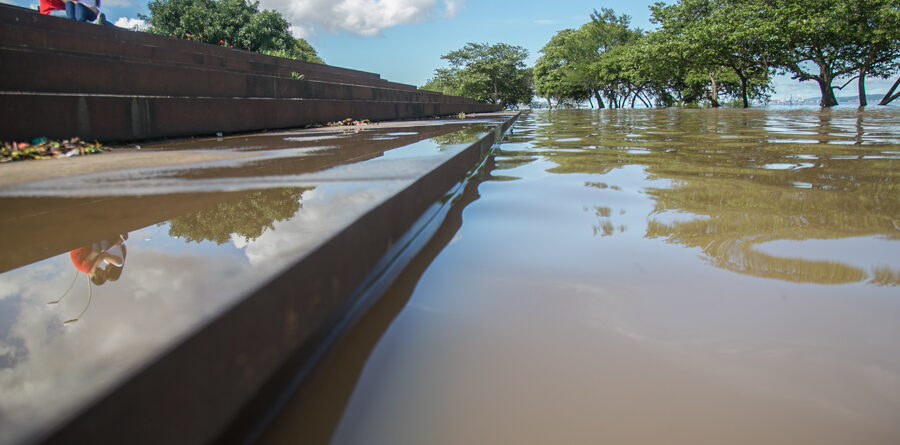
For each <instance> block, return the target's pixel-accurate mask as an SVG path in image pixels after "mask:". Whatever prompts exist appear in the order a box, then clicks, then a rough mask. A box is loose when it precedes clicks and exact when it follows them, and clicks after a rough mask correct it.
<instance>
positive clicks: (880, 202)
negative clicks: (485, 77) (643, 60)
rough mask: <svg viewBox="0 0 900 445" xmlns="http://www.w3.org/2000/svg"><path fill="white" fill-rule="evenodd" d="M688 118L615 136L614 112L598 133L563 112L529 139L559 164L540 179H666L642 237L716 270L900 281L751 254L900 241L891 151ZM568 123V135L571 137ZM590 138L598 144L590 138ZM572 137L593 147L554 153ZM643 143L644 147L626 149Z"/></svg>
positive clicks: (604, 219) (896, 274)
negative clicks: (674, 216)
mask: <svg viewBox="0 0 900 445" xmlns="http://www.w3.org/2000/svg"><path fill="white" fill-rule="evenodd" d="M698 111H699V110H698ZM692 113H693V112H682V113H678V114H677V115H676V116H677V119H676V120H675V121H671V122H669V121H667V120H666V116H667V115H665V114H662V115H659V117H660V119H659V120H658V121H654V120H652V119H649V118H646V119H637V120H634V119H633V120H632V121H630V122H628V125H632V126H636V127H638V128H637V129H635V128H632V129H625V128H622V126H623V124H624V123H623V122H620V120H621V119H619V117H618V116H609V118H608V119H606V121H605V122H600V123H599V125H601V127H600V128H593V129H585V128H592V127H595V126H596V125H598V123H596V122H593V120H597V118H598V116H597V114H596V113H595V114H590V113H582V114H583V115H584V117H582V118H581V120H578V118H577V117H576V116H574V115H564V117H565V118H566V119H565V120H563V123H564V125H562V124H561V126H557V124H556V123H554V124H553V125H550V126H539V127H537V129H536V131H535V133H537V134H538V135H544V136H546V137H545V138H544V140H543V141H541V140H540V138H539V139H538V141H537V142H535V145H536V146H538V147H542V148H546V149H547V151H545V152H544V153H543V154H544V155H545V156H546V157H547V158H548V159H549V160H551V161H553V162H554V163H556V164H557V165H556V166H555V167H554V168H552V169H549V170H548V171H550V172H554V173H594V174H605V173H609V172H610V171H612V170H614V169H616V168H619V167H623V166H627V165H641V166H644V168H645V171H646V173H647V176H648V179H650V180H666V181H667V182H668V184H667V185H665V186H658V187H656V188H648V189H645V191H646V193H647V194H648V195H649V196H650V197H651V198H653V199H654V200H655V209H654V212H653V214H652V215H651V220H650V221H649V223H648V228H647V233H646V235H645V236H646V237H648V238H662V239H665V240H666V241H667V242H671V243H677V244H681V245H684V246H687V247H694V248H699V249H701V250H702V251H703V253H704V255H705V256H706V260H707V261H709V262H710V263H711V264H713V265H715V266H717V267H721V268H724V269H728V270H731V271H734V272H738V273H743V274H749V275H754V276H760V277H767V278H776V279H781V280H787V281H794V282H813V283H823V284H827V283H848V282H858V281H862V280H865V279H869V283H871V284H875V285H891V286H892V285H898V284H900V271H894V270H891V269H890V268H887V267H877V268H873V270H871V271H864V270H861V269H859V268H857V267H853V266H849V265H846V264H841V263H837V262H828V261H811V260H804V259H800V258H781V257H776V256H773V255H769V254H766V253H763V252H761V251H759V250H757V249H756V246H758V245H759V244H761V243H765V242H769V241H774V240H796V241H802V240H812V239H838V238H850V237H866V236H876V235H877V236H882V237H886V238H887V239H888V240H897V239H900V231H898V230H897V228H898V227H900V220H898V215H900V186H898V184H900V170H898V169H897V168H896V162H897V159H896V158H897V156H896V155H895V154H893V153H891V152H892V151H895V150H896V146H893V145H882V146H878V145H869V146H862V147H860V146H857V147H853V146H845V145H828V144H794V143H765V140H766V139H767V138H768V136H769V135H768V134H767V133H766V131H765V130H764V129H762V130H761V129H759V128H758V127H757V128H751V127H752V126H751V127H748V126H747V122H745V121H746V119H730V118H729V117H728V116H727V115H721V114H720V115H719V116H718V117H716V119H722V120H723V121H722V122H721V123H720V124H718V125H710V123H709V122H707V121H706V119H709V116H710V115H709V114H700V113H693V114H692ZM639 116H640V115H639ZM692 116H693V117H692ZM600 117H601V118H602V115H601V116H600ZM735 117H736V118H743V117H746V116H744V115H743V114H737V115H735ZM673 118H674V117H673ZM729 119H730V120H729ZM560 120H561V119H559V116H557V121H560ZM676 121H677V122H676ZM756 121H757V123H758V121H759V119H756ZM675 123H677V125H675ZM606 124H609V125H612V127H609V126H608V125H607V126H603V125H606ZM571 126H574V127H575V128H574V129H571V130H570V129H569V127H571ZM626 126H627V125H626ZM832 130H833V131H837V129H834V128H832ZM626 131H630V132H632V133H640V134H639V135H638V136H635V137H634V139H633V140H629V139H630V138H629V137H625V136H623V133H625V132H626ZM596 133H605V134H606V135H607V138H606V139H605V140H601V139H603V138H602V137H600V138H598V137H597V136H592V134H596ZM551 135H552V137H550V136H551ZM575 136H578V137H580V138H581V139H580V141H579V142H577V143H575V144H576V145H581V146H585V145H587V146H595V145H596V147H597V148H596V149H593V150H591V149H588V150H578V151H574V150H572V151H570V150H559V148H563V149H565V148H570V147H566V143H565V142H559V141H558V139H565V138H572V137H575ZM723 136H724V137H723ZM780 136H782V137H790V135H789V134H787V135H786V134H784V133H781V134H780ZM848 136H850V137H854V136H856V135H855V134H854V135H848ZM591 141H599V142H597V143H596V144H594V143H592V142H591ZM636 142H637V144H636ZM641 144H643V148H644V149H643V150H633V149H632V148H634V147H635V145H641ZM586 185H587V186H590V187H597V188H601V189H604V188H607V187H608V186H607V185H606V184H602V183H587V184H586ZM664 212H665V213H668V212H677V213H680V214H689V215H693V218H692V219H690V220H688V221H674V222H663V221H662V220H661V219H662V218H660V217H655V216H653V215H660V216H661V214H663V213H664ZM606 213H608V212H598V214H597V216H598V220H599V221H600V222H599V225H598V226H595V228H594V229H595V233H599V234H602V235H609V234H611V233H612V232H611V230H610V229H611V225H610V224H609V223H610V219H609V217H608V216H606Z"/></svg>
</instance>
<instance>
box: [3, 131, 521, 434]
mask: <svg viewBox="0 0 900 445" xmlns="http://www.w3.org/2000/svg"><path fill="white" fill-rule="evenodd" d="M508 118H509V117H508V116H505V117H504V116H500V117H498V116H496V115H495V116H493V117H489V116H488V117H482V118H474V119H466V120H459V119H456V118H454V119H450V120H431V121H423V122H413V123H384V124H373V125H368V126H358V127H356V128H354V127H349V128H322V129H318V130H299V131H285V132H278V133H267V134H254V135H245V136H233V137H226V138H212V139H198V140H193V141H182V142H175V143H164V144H157V145H146V146H144V147H143V149H142V150H141V151H140V152H136V151H134V150H131V151H128V150H122V151H118V152H112V153H108V154H104V155H102V156H97V157H90V158H78V157H76V158H71V159H62V160H47V161H39V162H35V163H22V164H21V165H10V164H7V165H4V166H3V167H5V168H7V169H5V170H3V171H4V172H11V173H14V171H13V170H14V169H17V168H20V169H25V170H27V169H29V168H43V167H44V166H49V167H51V168H50V169H49V170H50V172H51V173H54V172H56V171H58V170H60V171H61V170H65V171H76V172H80V173H81V174H76V175H71V174H70V175H63V176H62V177H55V176H53V175H52V174H51V175H49V176H50V177H49V178H47V179H45V180H39V181H32V182H24V183H18V184H13V185H7V186H4V187H0V232H2V233H3V241H2V252H0V443H3V444H5V443H20V442H29V441H33V440H36V439H40V438H41V437H42V436H43V435H46V434H48V433H49V432H51V431H52V430H53V429H54V428H57V427H59V426H61V425H62V424H64V423H65V422H66V421H67V420H68V419H70V418H71V417H72V416H74V415H76V414H77V413H78V412H80V411H81V410H82V409H83V408H85V407H86V406H88V405H90V404H91V403H93V402H94V401H96V400H98V399H100V398H102V397H103V396H104V395H106V394H108V393H109V392H110V391H112V390H113V389H114V388H116V387H117V385H119V384H120V383H122V382H123V381H125V380H126V379H127V378H129V377H130V376H132V375H133V374H134V373H135V372H137V371H139V370H141V369H143V368H144V367H146V366H147V365H148V363H151V362H152V360H154V359H155V358H158V357H160V356H162V355H163V354H164V353H166V352H167V351H168V350H170V349H172V348H173V347H174V345H177V344H178V343H180V342H181V341H182V340H184V339H185V338H187V336H189V335H191V334H192V333H193V332H196V331H197V330H198V329H199V328H200V327H201V326H203V325H204V324H205V323H208V322H209V321H210V320H211V319H214V318H215V317H216V316H217V315H219V314H222V313H223V312H224V311H226V310H227V309H229V308H230V307H232V306H233V305H234V304H235V303H236V302H237V301H240V300H241V298H242V297H245V296H246V295H247V294H248V293H250V292H253V291H254V290H255V289H258V288H259V287H260V286H262V285H263V284H265V283H267V282H269V280H272V279H273V277H277V276H279V274H282V273H284V271H285V270H286V269H288V268H290V267H291V266H292V265H293V264H296V263H297V262H298V261H299V260H300V259H302V258H304V257H305V256H307V255H308V254H309V253H310V252H311V251H313V250H314V249H316V248H317V247H318V246H320V245H322V244H323V243H324V242H326V241H327V240H329V239H330V238H331V237H333V236H335V234H337V233H340V232H341V231H342V230H344V229H346V227H348V225H350V224H351V223H353V222H355V221H356V220H357V219H358V218H359V217H360V216H361V215H363V214H365V213H366V212H368V211H370V210H371V209H372V208H374V207H376V206H377V205H378V204H379V203H381V202H382V201H384V200H385V199H387V198H389V197H391V196H393V195H394V194H395V193H397V192H398V191H400V190H403V189H405V188H406V187H408V186H409V185H410V184H411V183H413V182H414V181H417V180H418V179H419V178H420V177H421V176H422V175H423V174H424V173H425V172H428V171H430V169H431V168H434V166H435V165H440V164H441V163H442V162H444V161H446V159H448V158H450V157H453V156H455V155H456V154H458V153H459V152H461V151H462V150H463V149H464V148H466V147H468V146H469V145H470V143H471V142H473V141H476V140H480V139H481V138H482V137H484V136H485V135H486V134H489V133H490V132H492V131H494V128H495V126H496V125H498V124H499V123H501V122H504V121H506V120H508ZM148 151H149V152H151V153H147V152H148ZM198 159H199V160H200V162H198ZM148 161H149V162H151V163H152V162H156V163H159V162H162V163H163V164H164V165H153V166H148V164H147V163H148ZM122 165H128V166H130V167H128V168H123V167H121V166H122ZM98 166H99V167H101V168H100V169H99V170H98V169H97V167H98ZM9 168H13V170H10V169H9ZM91 169H93V170H91ZM441 192H442V191H441V190H438V191H436V193H441ZM346 254H347V255H354V254H357V252H346ZM316 298H319V296H318V295H299V296H298V297H297V300H299V301H315V300H314V299H316ZM303 299H307V300H303ZM323 305H324V304H323ZM308 306H309V307H312V308H313V309H315V308H316V306H315V304H312V303H311V304H309V305H308ZM297 318H299V319H300V320H303V319H304V314H300V316H298V317H297ZM297 324H298V325H300V326H298V328H297V331H296V332H294V333H293V334H295V335H296V336H297V337H299V338H304V337H303V335H308V332H309V331H312V330H313V329H315V328H316V327H314V326H312V327H311V326H308V325H306V324H303V323H300V322H298V323H297ZM261 347H262V346H261ZM198 397H199V396H198ZM146 403H147V404H148V406H153V404H155V403H159V404H162V403H165V401H159V400H146ZM160 409H174V408H171V407H166V406H161V407H160ZM106 420H112V419H106Z"/></svg>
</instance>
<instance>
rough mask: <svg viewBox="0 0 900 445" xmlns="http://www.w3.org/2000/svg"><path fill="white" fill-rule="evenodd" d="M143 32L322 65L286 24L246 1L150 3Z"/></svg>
mask: <svg viewBox="0 0 900 445" xmlns="http://www.w3.org/2000/svg"><path fill="white" fill-rule="evenodd" d="M147 9H148V10H149V11H150V15H149V16H145V15H139V16H140V17H141V18H142V19H144V20H146V21H147V23H148V28H147V31H148V32H151V33H154V34H160V35H165V36H171V37H177V38H182V39H191V40H200V41H204V42H209V43H213V44H227V45H229V46H234V47H235V48H241V49H246V50H250V51H257V52H270V53H273V54H274V55H277V56H282V57H288V58H292V59H299V60H306V61H311V62H317V63H322V60H321V59H320V58H319V57H318V55H317V54H316V51H315V49H313V47H312V46H310V45H309V43H308V42H307V41H305V40H303V39H295V38H294V37H293V36H292V35H291V33H290V31H289V28H290V23H288V21H287V20H285V19H284V17H282V16H281V14H280V13H278V12H277V11H273V10H268V9H267V10H263V11H260V10H259V2H258V1H250V0H151V1H150V2H149V3H148V4H147Z"/></svg>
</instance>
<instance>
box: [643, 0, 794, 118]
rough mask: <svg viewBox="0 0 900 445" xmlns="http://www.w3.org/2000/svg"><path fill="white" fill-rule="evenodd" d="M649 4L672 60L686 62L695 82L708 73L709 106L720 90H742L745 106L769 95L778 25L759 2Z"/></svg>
mask: <svg viewBox="0 0 900 445" xmlns="http://www.w3.org/2000/svg"><path fill="white" fill-rule="evenodd" d="M650 9H651V10H652V13H653V16H652V21H654V22H655V23H659V24H660V25H661V26H660V29H659V31H657V33H659V35H660V36H661V37H662V38H661V39H660V44H661V45H663V46H664V49H665V53H666V54H667V57H668V58H669V59H670V63H674V64H679V65H682V66H686V67H688V68H689V71H690V74H691V78H692V82H690V83H692V84H694V85H697V81H698V80H701V79H702V78H706V79H705V80H703V81H701V84H703V85H705V89H706V92H705V93H704V96H705V97H706V98H707V99H708V100H709V102H710V105H711V106H713V107H718V106H719V103H720V101H719V94H720V93H727V94H730V95H733V96H739V97H740V98H741V99H742V102H743V106H744V107H745V108H746V107H749V106H750V99H751V98H761V97H764V96H765V93H766V91H767V90H768V85H769V71H770V67H769V63H768V58H767V53H766V51H767V49H768V48H769V47H770V46H771V44H770V43H769V40H768V39H769V36H771V35H773V33H776V32H777V31H776V30H773V29H771V24H769V23H768V21H767V20H765V17H764V16H763V15H762V14H760V12H759V8H754V7H752V5H751V4H750V2H746V1H732V0H681V1H679V2H678V3H676V4H673V5H669V6H666V5H663V4H661V3H657V4H656V5H654V6H651V7H650ZM731 73H733V74H731Z"/></svg>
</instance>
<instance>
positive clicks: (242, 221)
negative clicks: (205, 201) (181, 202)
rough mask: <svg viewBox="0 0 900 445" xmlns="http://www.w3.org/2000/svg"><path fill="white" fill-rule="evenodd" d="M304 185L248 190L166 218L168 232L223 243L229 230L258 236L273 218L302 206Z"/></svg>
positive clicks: (280, 218)
mask: <svg viewBox="0 0 900 445" xmlns="http://www.w3.org/2000/svg"><path fill="white" fill-rule="evenodd" d="M307 190H310V188H306V187H295V188H281V189H272V190H261V191H255V192H249V193H247V194H246V195H245V196H244V197H242V198H240V199H237V200H233V201H225V202H220V203H218V204H216V205H215V206H213V207H208V208H205V209H203V210H199V211H197V212H194V213H191V214H187V215H184V216H179V217H178V218H175V219H172V220H170V221H169V235H170V236H173V237H178V238H183V239H185V240H187V241H194V242H200V241H205V240H208V241H214V242H215V243H216V244H223V243H225V242H227V241H229V240H231V236H232V234H234V235H240V236H241V237H243V238H246V239H247V240H255V239H257V238H259V237H260V236H261V235H262V234H263V232H265V230H266V229H272V228H274V227H273V223H274V222H276V221H284V220H287V219H290V218H291V217H293V216H294V214H296V213H297V211H299V210H300V208H301V207H302V205H301V203H300V198H301V196H302V195H303V192H305V191H307Z"/></svg>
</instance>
